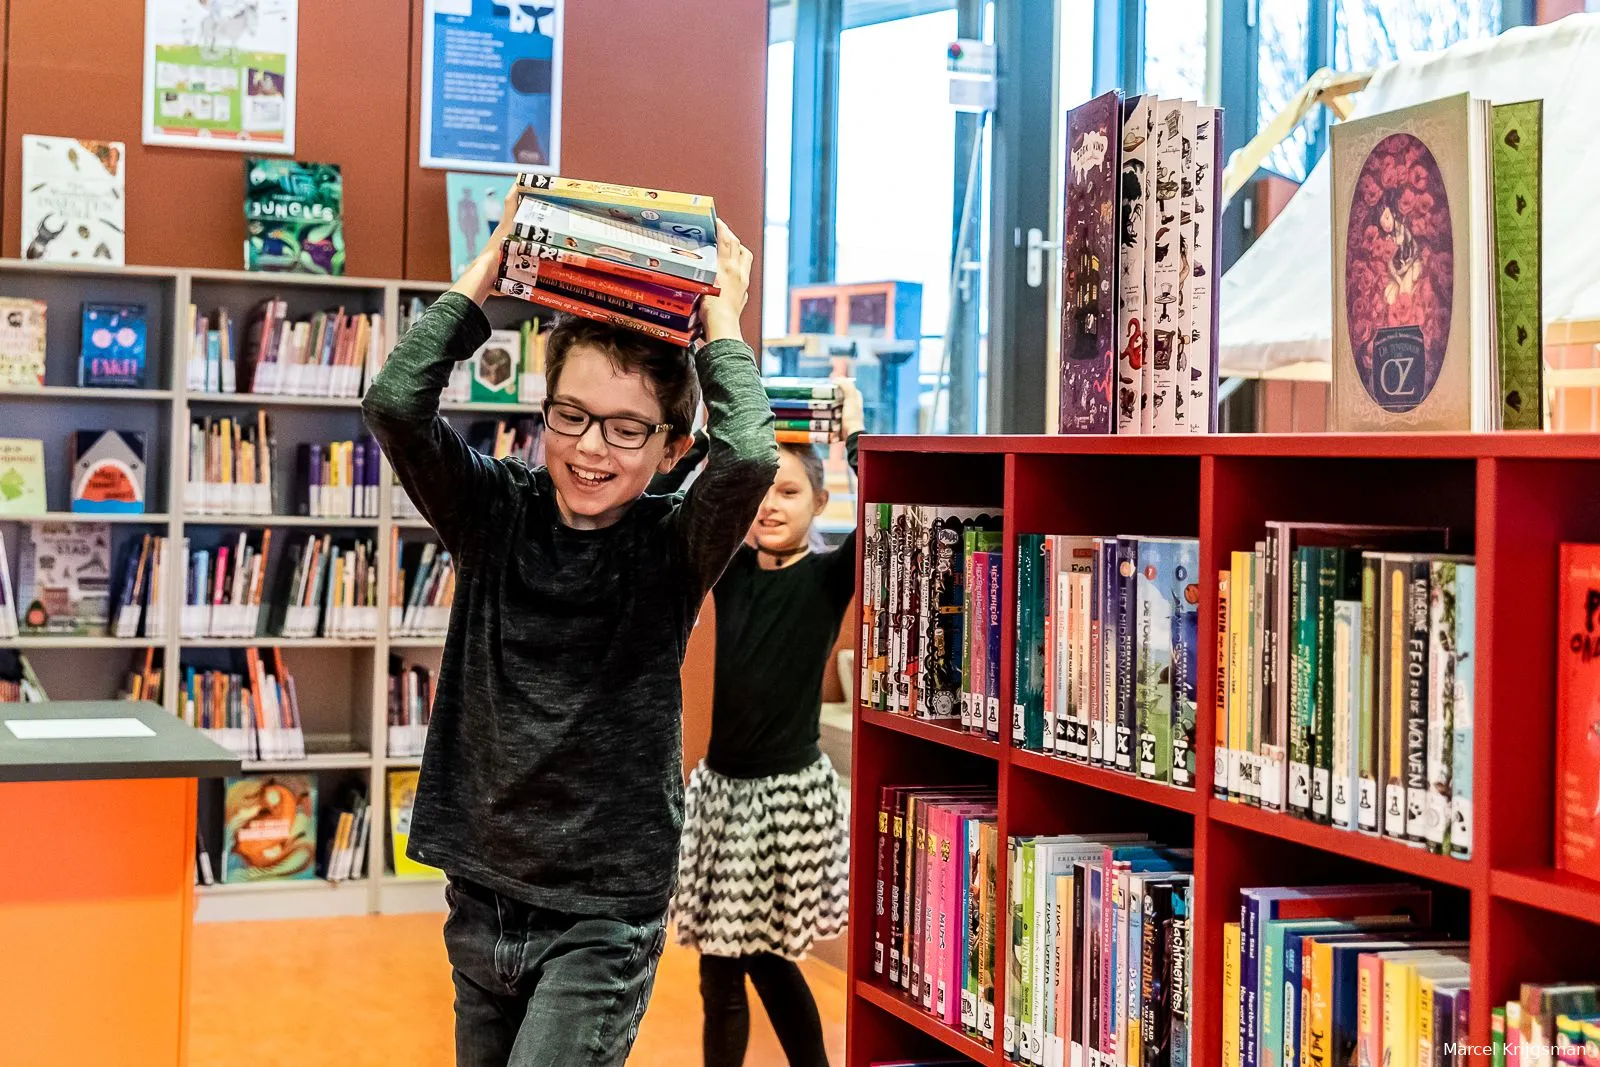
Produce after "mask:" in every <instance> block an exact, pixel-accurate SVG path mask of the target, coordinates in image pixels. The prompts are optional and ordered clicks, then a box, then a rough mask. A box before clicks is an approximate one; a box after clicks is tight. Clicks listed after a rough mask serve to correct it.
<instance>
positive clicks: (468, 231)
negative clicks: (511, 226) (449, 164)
mask: <svg viewBox="0 0 1600 1067" xmlns="http://www.w3.org/2000/svg"><path fill="white" fill-rule="evenodd" d="M516 180H517V179H516V178H514V177H512V176H510V175H506V174H462V173H460V172H459V171H451V172H450V173H449V174H446V175H445V176H444V188H445V201H446V204H445V206H446V215H447V216H448V217H449V219H450V280H451V281H456V280H457V279H459V278H460V277H461V275H462V274H463V273H465V272H466V269H467V268H468V267H470V266H472V261H473V260H474V259H476V258H477V256H478V253H479V252H480V251H481V250H482V249H483V246H484V245H485V244H487V243H488V241H489V235H490V234H492V233H494V228H495V227H496V226H498V225H500V213H501V211H502V210H503V209H504V208H505V202H506V193H507V192H509V191H510V190H511V183H512V182H514V181H516Z"/></svg>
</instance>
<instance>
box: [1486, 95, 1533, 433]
mask: <svg viewBox="0 0 1600 1067" xmlns="http://www.w3.org/2000/svg"><path fill="white" fill-rule="evenodd" d="M1492 151H1493V159H1494V243H1495V273H1494V277H1495V303H1496V310H1497V311H1498V314H1499V322H1498V326H1499V335H1500V337H1499V340H1500V351H1499V357H1500V392H1501V396H1500V399H1501V402H1502V404H1503V411H1502V413H1501V424H1502V426H1503V427H1504V428H1505V429H1507V430H1542V429H1544V352H1543V349H1544V315H1543V308H1542V307H1541V306H1540V303H1541V297H1542V295H1543V285H1542V276H1543V260H1544V254H1543V252H1544V249H1543V244H1542V241H1541V238H1542V234H1541V232H1540V230H1541V227H1542V222H1543V218H1544V101H1543V100H1528V101H1524V102H1522V103H1518V104H1496V105H1495V108H1494V147H1493V149H1492Z"/></svg>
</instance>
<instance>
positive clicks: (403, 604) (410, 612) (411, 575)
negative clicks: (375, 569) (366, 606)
mask: <svg viewBox="0 0 1600 1067" xmlns="http://www.w3.org/2000/svg"><path fill="white" fill-rule="evenodd" d="M390 546H391V552H390V556H389V559H390V567H391V570H390V574H389V634H390V636H392V637H438V638H442V637H444V635H445V631H446V630H447V629H448V628H449V625H450V604H451V602H452V600H453V599H454V597H455V589H456V571H455V561H454V560H453V559H452V558H451V556H450V552H449V550H448V549H446V548H445V547H444V546H442V545H440V544H439V543H438V542H437V541H431V540H424V541H413V542H411V543H409V544H408V543H407V542H406V540H405V539H404V538H402V537H401V536H400V532H399V531H398V530H394V531H391V532H390Z"/></svg>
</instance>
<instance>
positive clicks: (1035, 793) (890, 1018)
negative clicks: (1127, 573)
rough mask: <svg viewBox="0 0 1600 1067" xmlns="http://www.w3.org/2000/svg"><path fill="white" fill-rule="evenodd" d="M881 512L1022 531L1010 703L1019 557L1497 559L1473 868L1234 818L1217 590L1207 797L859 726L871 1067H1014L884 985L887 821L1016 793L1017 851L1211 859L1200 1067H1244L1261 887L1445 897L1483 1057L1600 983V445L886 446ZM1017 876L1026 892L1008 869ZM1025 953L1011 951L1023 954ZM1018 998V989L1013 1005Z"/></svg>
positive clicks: (1007, 660)
mask: <svg viewBox="0 0 1600 1067" xmlns="http://www.w3.org/2000/svg"><path fill="white" fill-rule="evenodd" d="M857 499H858V502H859V504H860V505H862V506H864V505H865V504H866V503H868V502H871V503H878V502H889V503H916V504H971V505H981V506H985V507H996V506H1000V507H1003V508H1004V509H1005V513H1006V537H1005V575H1004V581H1003V586H1002V597H1003V604H1004V607H1003V610H1002V650H1001V664H1002V668H1001V686H1000V688H1001V698H1002V701H1003V702H1004V701H1006V700H1009V695H1010V692H1011V687H1012V679H1011V676H1010V675H1011V669H1010V665H1011V659H1012V648H1011V644H1012V630H1013V626H1014V617H1015V615H1014V611H1013V603H1014V597H1015V586H1014V576H1015V556H1016V535H1017V534H1018V533H1063V534H1091V533H1092V534H1169V535H1172V534H1175V535H1185V536H1194V537H1198V538H1199V540H1200V558H1201V571H1202V573H1203V574H1205V575H1211V576H1214V575H1215V574H1216V573H1217V571H1218V570H1219V569H1221V568H1222V567H1223V566H1224V565H1225V563H1226V561H1227V560H1228V558H1229V553H1230V552H1232V551H1234V550H1236V549H1245V548H1249V547H1250V546H1252V545H1253V543H1254V541H1255V539H1256V538H1257V537H1259V536H1260V535H1261V531H1262V529H1263V528H1264V527H1263V524H1264V523H1265V522H1267V521H1268V520H1272V519H1282V520H1298V521H1347V522H1428V523H1444V524H1447V525H1449V526H1450V528H1451V529H1452V531H1454V532H1457V533H1459V534H1460V535H1462V537H1463V538H1464V539H1465V540H1470V541H1471V543H1472V544H1473V546H1474V549H1473V550H1474V551H1475V553H1476V555H1477V559H1478V620H1477V640H1476V649H1477V657H1478V663H1477V667H1476V672H1477V673H1476V692H1477V701H1476V705H1477V706H1476V715H1475V721H1474V724H1473V729H1474V745H1475V757H1474V773H1473V779H1474V807H1475V821H1476V825H1475V828H1474V832H1475V840H1474V842H1473V855H1472V858H1471V859H1470V860H1457V859H1452V858H1449V857H1443V856H1435V855H1431V854H1429V853H1426V852H1423V851H1421V850H1418V849H1413V848H1410V847H1408V846H1406V845H1403V844H1400V843H1398V842H1394V841H1388V840H1384V839H1382V838H1375V837H1370V836H1366V835H1362V834H1357V833H1352V832H1348V831H1342V830H1337V829H1334V828H1332V827H1329V826H1322V825H1317V824H1313V823H1308V822H1305V821H1303V820H1299V819H1295V818H1292V817H1290V816H1286V815H1280V814H1276V813H1271V812H1263V811H1260V810H1259V809H1254V808H1249V807H1246V806H1243V805H1237V804H1231V803H1228V802H1226V801H1221V800H1218V799H1216V798H1214V797H1213V796H1212V792H1211V789H1212V782H1211V760H1210V759H1209V758H1206V755H1207V754H1208V753H1209V752H1210V751H1211V750H1212V748H1213V744H1214V735H1215V728H1216V722H1215V708H1214V707H1213V701H1212V696H1213V687H1212V686H1209V685H1207V684H1205V683H1204V679H1207V678H1212V677H1214V671H1215V669H1216V652H1217V650H1216V647H1215V646H1216V640H1215V633H1216V604H1215V582H1214V577H1213V580H1212V581H1209V582H1205V583H1204V584H1203V593H1202V598H1201V604H1200V611H1201V617H1200V634H1201V649H1200V671H1201V678H1202V684H1201V685H1200V707H1199V709H1198V734H1199V736H1198V739H1197V751H1198V753H1199V754H1200V756H1201V758H1200V759H1199V760H1198V761H1197V765H1198V768H1199V781H1198V783H1197V789H1196V790H1195V791H1194V792H1192V793H1190V792H1186V791H1183V790H1178V789H1174V788H1171V787H1168V786H1164V785H1160V784H1157V783H1152V782H1146V781H1140V780H1138V779H1136V778H1131V777H1129V776H1126V775H1122V774H1117V773H1113V772H1109V771H1105V770H1103V769H1100V768H1094V767H1088V766H1084V765H1081V764H1074V763H1071V762H1068V761H1065V760H1057V759H1054V758H1051V757H1048V756H1043V755H1039V754H1036V753H1028V752H1022V751H1018V750H1015V749H1013V748H1011V747H1010V745H1009V742H1002V743H995V742H990V741H986V740H982V739H978V738H974V737H972V736H969V735H966V734H963V733H961V732H960V731H957V730H950V729H948V728H944V727H939V726H934V725H932V724H928V723H918V722H914V721H908V720H906V719H904V718H902V717H898V716H892V715H884V714H881V713H878V712H874V711H868V710H865V709H860V708H858V709H857V713H856V729H855V732H854V739H853V746H854V751H853V756H852V773H851V790H852V794H853V795H852V812H853V815H852V839H851V850H852V863H851V889H850V892H851V919H852V921H851V923H850V929H849V935H848V936H849V937H850V945H849V950H850V951H849V966H850V979H851V981H850V986H849V989H850V1003H849V1008H848V1021H849V1046H848V1052H847V1057H846V1062H847V1064H848V1067H867V1065H868V1064H869V1063H871V1062H873V1061H875V1060H888V1059H902V1058H907V1057H912V1056H932V1055H938V1054H940V1053H941V1051H942V1052H943V1054H945V1055H948V1054H949V1053H950V1051H951V1050H953V1051H954V1052H955V1053H957V1054H959V1055H962V1056H966V1057H968V1058H970V1059H972V1060H974V1061H975V1062H977V1063H980V1064H998V1063H1000V1062H1001V1057H1000V1056H999V1055H998V1054H997V1053H995V1052H994V1051H993V1050H990V1049H987V1048H985V1047H984V1046H982V1045H981V1044H978V1043H976V1042H974V1041H972V1040H971V1039H969V1038H967V1037H966V1036H965V1035H962V1034H959V1033H957V1032H955V1031H953V1030H951V1029H949V1028H947V1027H944V1026H942V1025H941V1024H939V1023H936V1022H935V1021H934V1020H933V1019H932V1018H931V1017H929V1016H928V1015H927V1014H926V1013H924V1012H922V1011H921V1009H920V1008H918V1007H917V1006H915V1005H912V1004H911V1003H910V1002H908V1001H906V1000H904V999H902V998H900V997H899V996H897V995H895V994H893V993H891V992H888V991H886V990H884V989H881V988H879V987H878V986H877V985H876V984H875V980H874V977H873V975H872V973H871V968H872V941H871V938H872V922H871V915H872V908H873V896H874V879H875V868H874V853H875V849H876V840H877V826H876V821H877V811H878V793H879V790H880V788H881V787H882V786H884V785H888V784H900V783H911V782H917V783H946V784H958V783H968V782H984V783H988V784H992V785H994V786H995V787H996V789H997V791H998V793H999V801H1000V802H999V822H1000V832H1001V835H1002V837H1005V836H1011V835H1017V834H1033V833H1052V832H1055V833H1060V832H1096V831H1104V832H1114V831H1124V830H1145V831H1147V832H1149V833H1150V834H1151V835H1152V836H1159V837H1161V838H1163V839H1165V840H1168V841H1174V842H1177V843H1192V844H1193V845H1194V846H1195V915H1194V923H1195V930H1194V942H1193V952H1194V969H1195V981H1194V996H1195V1003H1194V1005H1193V1009H1194V1014H1193V1042H1194V1044H1193V1060H1194V1062H1195V1063H1196V1064H1199V1065H1203V1067H1213V1065H1215V1064H1217V1063H1219V1062H1221V1054H1222V1038H1221V1023H1222V1005H1221V990H1222V925H1223V923H1224V922H1226V921H1228V920H1229V919H1230V918H1236V917H1237V915H1238V907H1239V896H1238V893H1239V890H1240V889H1241V888H1244V887H1247V886H1255V885H1284V884H1314V883H1317V882H1323V881H1331V880H1363V879H1371V880H1374V881H1378V880H1384V879H1389V880H1392V879H1395V878H1406V879H1413V880H1420V881H1424V882H1427V883H1429V884H1433V885H1434V886H1436V887H1437V888H1438V891H1439V895H1440V898H1441V902H1442V904H1443V907H1442V908H1441V912H1442V913H1443V914H1445V915H1446V916H1448V917H1450V918H1451V920H1452V921H1453V922H1454V923H1455V925H1456V926H1458V927H1459V928H1460V929H1461V931H1462V932H1463V933H1466V934H1468V935H1470V938H1471V943H1472V988H1473V992H1474V994H1475V996H1474V998H1473V1017H1472V1040H1473V1041H1474V1043H1477V1044H1487V1042H1488V1040H1489V1009H1490V1007H1491V1005H1492V1004H1494V1003H1496V1002H1503V1001H1505V1000H1507V999H1511V998H1512V997H1514V996H1516V994H1517V992H1518V983H1520V982H1522V981H1524V980H1536V979H1544V980H1549V979H1553V978H1558V977H1572V978H1578V977H1589V978H1592V977H1593V976H1594V960H1596V959H1600V884H1597V883H1591V882H1587V881H1584V880H1582V879H1575V878H1571V877H1569V876H1565V875H1562V874H1560V873H1559V872H1556V871H1554V870H1553V869H1552V864H1553V856H1554V847H1553V840H1552V826H1553V822H1554V792H1555V791H1554V788H1553V786H1552V784H1551V783H1552V781H1553V776H1554V769H1555V711H1554V700H1555V651H1554V650H1555V647H1556V644H1555V643H1556V636H1555V606H1556V592H1557V582H1556V578H1557V574H1556V546H1557V545H1558V544H1559V543H1560V542H1562V541H1584V540H1592V541H1600V436H1589V435H1574V434H1494V435H1468V434H1419V435H1396V434H1373V435H1343V434H1323V435H1315V436H1301V435H1266V434H1253V435H1243V436H1226V435H1224V436H1215V437H1196V438H1182V437H1146V438H1140V437H1133V438H1091V437H1055V436H1051V437H1025V436H1004V437H999V436H997V437H939V438H930V437H867V438H863V440H862V449H861V479H860V492H859V493H858V497H857ZM858 563H859V561H858ZM858 655H859V650H858ZM857 662H860V660H859V659H858V660H857ZM1491 753H1492V754H1493V757H1492V759H1491ZM1000 866H1001V870H1000V871H999V878H1000V880H1001V884H1004V882H1005V879H1006V877H1007V873H1006V871H1005V869H1004V853H1003V852H1002V854H1001V857H1000ZM1003 925H1004V919H1003V918H1002V926H1003ZM1008 938H1009V932H1007V931H1005V930H1004V929H1002V932H1001V934H1000V939H1001V943H1002V944H1004V943H1006V940H1007V939H1008ZM996 978H997V981H998V982H1000V983H1003V982H1004V975H1003V974H999V975H997V976H996ZM1004 995H1005V994H1004V989H1003V988H1000V989H997V990H996V999H997V1002H1003V999H1004Z"/></svg>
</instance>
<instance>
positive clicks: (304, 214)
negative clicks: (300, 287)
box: [244, 158, 344, 274]
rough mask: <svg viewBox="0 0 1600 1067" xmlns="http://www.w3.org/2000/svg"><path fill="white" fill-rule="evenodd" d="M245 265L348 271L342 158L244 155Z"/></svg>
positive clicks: (301, 271) (312, 271)
mask: <svg viewBox="0 0 1600 1067" xmlns="http://www.w3.org/2000/svg"><path fill="white" fill-rule="evenodd" d="M244 173H245V191H244V219H245V241H244V265H245V269H246V270H259V271H290V272H294V273H299V274H343V273H344V181H343V179H342V178H341V177H340V172H339V167H338V164H335V163H301V162H298V161H296V160H292V159H256V158H247V159H246V160H245V161H244Z"/></svg>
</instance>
